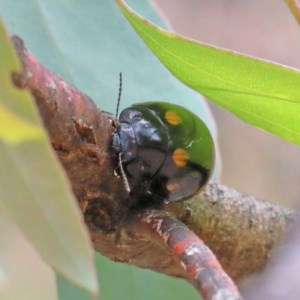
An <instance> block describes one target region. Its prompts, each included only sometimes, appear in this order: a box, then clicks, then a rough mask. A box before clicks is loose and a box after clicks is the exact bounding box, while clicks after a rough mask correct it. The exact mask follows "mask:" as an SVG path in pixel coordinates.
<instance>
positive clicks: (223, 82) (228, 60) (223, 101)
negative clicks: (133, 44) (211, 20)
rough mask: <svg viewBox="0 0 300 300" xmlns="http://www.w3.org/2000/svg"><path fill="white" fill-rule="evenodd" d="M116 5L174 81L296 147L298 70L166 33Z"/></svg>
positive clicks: (299, 91)
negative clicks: (176, 80)
mask: <svg viewBox="0 0 300 300" xmlns="http://www.w3.org/2000/svg"><path fill="white" fill-rule="evenodd" d="M116 1H117V3H118V5H119V6H120V8H121V10H122V11H123V13H124V15H125V16H126V17H127V19H128V20H129V22H130V23H131V25H132V26H133V28H134V29H135V30H136V32H137V33H138V34H139V35H140V37H141V38H142V39H143V40H144V42H145V43H146V45H147V46H148V47H149V48H150V49H151V51H152V52H153V53H154V54H155V55H156V56H157V57H158V58H159V59H160V60H161V62H162V63H163V64H164V65H165V66H166V67H167V68H168V69H169V70H170V71H171V72H172V73H173V74H174V75H175V76H176V77H177V78H178V79H179V80H181V81H182V82H183V83H185V84H186V85H188V86H190V87H191V88H193V89H195V90H196V91H199V92H201V93H202V94H203V95H205V96H207V97H208V98H209V99H211V100H212V101H214V102H215V103H216V104H218V105H220V106H222V107H223V108H225V109H227V110H229V111H231V112H233V113H234V114H236V115H237V116H238V117H240V118H241V119H243V120H245V121H246V122H248V123H250V124H252V125H255V126H257V127H260V128H262V129H264V130H266V131H269V132H271V133H273V134H276V135H278V136H280V137H282V138H284V139H286V140H289V141H291V142H293V143H295V144H298V145H300V105H299V104H300V88H299V87H300V73H299V72H298V71H296V70H294V69H291V68H287V67H284V66H281V65H278V64H274V63H271V62H267V61H263V60H259V59H256V58H253V57H249V56H246V55H242V54H238V53H234V52H230V51H228V50H224V49H218V48H215V47H212V46H208V45H205V44H200V43H197V42H195V41H192V40H189V39H186V38H183V37H181V36H178V35H175V34H171V33H169V32H167V31H165V30H163V29H161V28H159V27H157V26H155V25H153V24H152V23H150V22H148V21H147V20H145V19H143V18H142V17H140V16H139V15H137V14H136V13H135V12H134V11H132V10H131V9H130V8H129V7H128V6H127V5H126V4H125V3H124V1H121V0H116Z"/></svg>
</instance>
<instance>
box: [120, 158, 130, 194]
mask: <svg viewBox="0 0 300 300" xmlns="http://www.w3.org/2000/svg"><path fill="white" fill-rule="evenodd" d="M121 155H122V153H121V152H119V168H120V172H121V176H122V179H123V182H124V186H125V189H126V191H127V193H130V186H129V182H128V178H127V176H126V174H125V171H124V169H123V165H122V158H121Z"/></svg>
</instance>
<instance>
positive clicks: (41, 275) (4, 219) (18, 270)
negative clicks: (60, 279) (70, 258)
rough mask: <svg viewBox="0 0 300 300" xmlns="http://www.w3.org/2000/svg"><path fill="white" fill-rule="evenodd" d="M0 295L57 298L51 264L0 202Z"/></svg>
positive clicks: (29, 299) (8, 298)
mask: <svg viewBox="0 0 300 300" xmlns="http://www.w3.org/2000/svg"><path fill="white" fill-rule="evenodd" d="M0 228H1V230H0V299H2V300H16V299H22V300H33V299H47V300H56V299H57V291H56V282H55V276H54V273H53V271H52V270H51V268H50V267H49V266H48V265H46V264H45V262H44V261H43V260H42V259H41V258H40V257H39V255H38V254H37V253H36V251H35V250H34V249H33V247H32V246H31V245H30V244H29V243H28V240H26V238H25V237H24V236H23V234H22V233H21V231H20V230H19V228H18V227H17V226H16V224H14V222H13V221H12V219H11V218H10V216H9V214H8V212H7V211H6V209H5V207H4V206H3V205H2V204H1V202H0Z"/></svg>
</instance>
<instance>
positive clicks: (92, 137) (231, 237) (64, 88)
mask: <svg viewBox="0 0 300 300" xmlns="http://www.w3.org/2000/svg"><path fill="white" fill-rule="evenodd" d="M12 41H13V43H14V45H15V48H16V50H17V53H18V55H19V57H20V60H21V62H22V66H23V70H22V71H21V73H19V74H15V75H14V82H15V83H16V85H17V86H19V87H22V88H28V89H29V90H30V91H31V92H32V94H33V95H34V98H35V100H36V103H37V106H38V108H39V110H40V113H41V117H42V119H43V122H44V125H45V127H46V129H47V131H48V134H49V137H50V140H51V143H52V145H53V148H54V149H55V151H56V153H57V155H58V157H59V159H60V161H61V163H62V165H63V166H64V168H65V170H66V173H67V175H68V177H69V179H70V182H71V184H72V187H73V191H74V193H75V195H76V197H77V199H78V202H79V205H80V207H81V209H82V211H83V213H84V216H85V220H86V223H87V225H88V227H89V229H90V233H91V238H92V240H93V243H94V247H95V249H96V250H97V251H99V252H101V253H102V254H103V255H105V256H107V257H108V258H110V259H112V260H115V261H122V262H126V263H129V264H132V265H136V266H139V267H143V268H149V269H152V270H155V271H158V272H162V273H165V274H168V275H171V276H176V277H183V278H186V273H185V272H184V270H183V269H182V267H180V265H178V263H177V262H176V261H174V259H173V257H172V255H171V253H170V249H167V248H166V247H164V244H163V241H161V244H159V242H156V243H153V242H152V239H153V237H149V235H146V236H145V235H144V236H143V235H141V234H140V232H139V228H138V226H134V225H133V224H132V222H131V220H132V219H134V218H135V216H136V214H137V211H136V210H133V209H132V208H131V205H130V204H131V198H130V197H129V195H128V193H127V192H126V190H125V189H124V184H123V181H122V179H121V178H119V177H118V176H116V174H115V168H116V164H117V159H116V157H115V156H114V153H113V152H112V149H111V135H112V133H113V131H114V123H113V121H111V119H110V118H109V117H108V116H107V115H106V114H104V113H102V112H101V111H100V110H99V109H97V107H96V106H95V104H94V103H93V102H92V101H91V100H90V98H89V97H88V96H86V95H84V94H82V93H80V92H79V91H78V90H77V89H75V88H74V87H73V86H71V85H70V84H68V83H66V82H65V81H63V80H62V79H61V78H60V77H58V76H56V75H54V74H53V73H51V72H50V71H49V70H47V69H46V68H44V67H43V66H41V65H40V64H39V63H38V61H37V60H36V59H35V58H34V57H33V56H32V55H31V54H30V53H28V51H27V50H26V49H25V48H24V46H23V43H22V41H21V40H20V39H19V38H17V37H14V38H12ZM161 209H162V210H166V211H168V212H169V213H172V214H174V215H175V216H177V218H179V219H180V220H181V221H182V222H183V223H185V224H186V225H187V226H188V228H190V229H191V230H192V231H194V232H195V233H196V234H197V235H198V236H199V237H201V239H202V240H203V241H204V242H205V243H206V244H207V245H208V246H209V247H210V248H211V249H212V250H213V252H214V253H215V254H216V255H217V257H218V259H219V260H220V262H221V264H222V266H223V268H224V269H225V271H226V272H228V274H229V275H230V276H232V277H233V278H235V279H240V278H242V277H244V276H245V275H248V274H253V273H254V272H258V271H259V270H261V268H262V267H263V266H264V265H265V263H266V260H267V258H268V257H269V256H270V255H271V253H272V251H273V249H274V248H275V245H276V244H277V243H278V242H279V241H280V240H281V238H282V237H283V235H284V234H285V232H286V231H287V230H288V228H289V224H290V223H293V221H294V219H295V218H296V213H295V212H293V211H291V210H288V209H285V208H281V207H279V206H276V205H272V204H270V203H268V202H264V201H259V200H256V199H254V198H253V197H246V196H244V195H241V194H240V193H238V192H236V191H234V190H231V189H228V188H226V187H224V186H222V185H220V184H209V185H208V186H207V188H206V189H205V191H204V192H203V193H202V194H200V195H199V196H197V197H195V199H193V200H190V201H185V202H182V203H176V204H169V205H166V206H165V207H164V208H161Z"/></svg>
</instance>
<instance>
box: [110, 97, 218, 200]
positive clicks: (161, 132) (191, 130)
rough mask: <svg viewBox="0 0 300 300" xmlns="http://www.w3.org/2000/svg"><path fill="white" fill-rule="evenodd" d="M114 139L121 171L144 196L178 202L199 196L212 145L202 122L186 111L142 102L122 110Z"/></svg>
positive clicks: (211, 158) (210, 166)
mask: <svg viewBox="0 0 300 300" xmlns="http://www.w3.org/2000/svg"><path fill="white" fill-rule="evenodd" d="M118 121H119V130H118V131H117V132H116V133H115V134H114V137H113V141H114V142H113V145H114V147H113V148H114V151H115V152H116V153H117V154H118V155H119V158H120V163H121V167H122V169H123V170H124V173H125V174H126V176H128V177H129V178H132V179H133V180H135V182H137V183H138V185H139V186H140V187H141V188H140V190H143V191H144V192H145V195H151V197H153V198H154V199H158V200H159V201H166V202H168V201H180V200H184V199H187V198H190V197H191V196H193V195H195V194H196V193H198V192H199V191H200V190H201V189H202V188H203V186H204V185H205V184H206V183H207V181H208V179H209V177H210V175H211V173H212V170H213V166H214V160H215V151H214V142H213V139H212V136H211V134H210V131H209V130H208V128H207V127H206V125H205V124H204V122H203V121H202V120H201V119H200V118H199V117H198V116H196V115H195V114H194V113H192V112H191V111H189V110H187V109H186V108H184V107H182V106H179V105H175V104H170V103H166V102H145V103H139V104H134V105H132V106H131V107H129V108H126V109H124V110H123V111H122V112H121V114H120V116H119V119H118Z"/></svg>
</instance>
